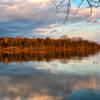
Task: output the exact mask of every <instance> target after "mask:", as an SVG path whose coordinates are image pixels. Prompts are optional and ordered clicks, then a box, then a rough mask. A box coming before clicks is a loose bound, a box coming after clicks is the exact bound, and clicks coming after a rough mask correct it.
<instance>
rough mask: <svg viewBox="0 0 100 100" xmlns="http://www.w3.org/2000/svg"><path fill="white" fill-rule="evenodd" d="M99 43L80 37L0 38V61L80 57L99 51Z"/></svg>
mask: <svg viewBox="0 0 100 100" xmlns="http://www.w3.org/2000/svg"><path fill="white" fill-rule="evenodd" d="M99 49H100V45H99V44H98V43H95V42H90V41H87V40H82V38H78V37H77V38H71V39H69V38H66V39H65V38H61V39H50V38H46V39H39V38H38V39H28V38H8V37H3V38H0V62H5V63H8V62H13V61H16V62H22V61H44V60H46V61H50V60H52V59H61V60H62V59H65V60H70V59H73V58H78V59H82V58H83V57H88V56H90V55H93V54H96V53H98V52H99Z"/></svg>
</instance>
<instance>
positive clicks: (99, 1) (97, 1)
mask: <svg viewBox="0 0 100 100" xmlns="http://www.w3.org/2000/svg"><path fill="white" fill-rule="evenodd" d="M85 1H86V2H87V4H88V8H90V14H89V16H91V15H92V12H93V8H98V7H100V0H80V4H79V5H78V9H77V11H76V14H77V13H78V11H79V9H80V7H81V6H82V5H84V4H83V2H85ZM64 3H67V7H66V17H65V21H64V23H65V22H66V21H67V19H68V16H69V13H70V10H71V4H72V0H58V5H56V9H57V13H58V8H59V7H60V6H61V5H62V4H64Z"/></svg>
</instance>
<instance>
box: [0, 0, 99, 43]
mask: <svg viewBox="0 0 100 100" xmlns="http://www.w3.org/2000/svg"><path fill="white" fill-rule="evenodd" d="M57 1H58V0H0V37H3V36H9V37H28V38H34V37H36V38H45V37H51V38H59V37H61V36H62V35H68V36H69V37H74V36H76V37H77V36H80V37H83V38H84V39H89V40H92V41H96V42H99V43H100V39H99V37H100V8H93V13H92V15H91V16H90V17H88V15H89V14H90V9H89V8H88V7H87V8H86V7H85V6H81V8H80V10H79V12H78V14H77V15H76V11H77V7H78V4H79V0H75V1H74V0H72V7H71V11H70V14H69V17H68V19H67V22H66V23H65V24H63V22H64V19H65V17H66V13H65V12H66V4H63V5H62V6H61V7H59V12H58V13H57V10H56V7H55V5H57V4H58V3H59V2H58V3H57ZM84 4H86V2H84Z"/></svg>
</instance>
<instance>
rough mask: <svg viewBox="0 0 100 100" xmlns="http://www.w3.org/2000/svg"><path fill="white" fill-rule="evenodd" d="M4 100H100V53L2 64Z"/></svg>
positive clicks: (0, 87)
mask: <svg viewBox="0 0 100 100" xmlns="http://www.w3.org/2000/svg"><path fill="white" fill-rule="evenodd" d="M0 100H100V54H96V55H94V56H89V57H85V58H83V59H70V60H65V59H62V60H61V59H60V60H59V59H55V60H51V61H50V62H46V61H28V62H21V63H20V62H17V63H16V62H10V63H7V64H6V63H3V62H1V63H0Z"/></svg>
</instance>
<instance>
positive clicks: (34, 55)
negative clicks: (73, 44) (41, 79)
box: [0, 50, 99, 63]
mask: <svg viewBox="0 0 100 100" xmlns="http://www.w3.org/2000/svg"><path fill="white" fill-rule="evenodd" d="M98 53H99V50H91V52H90V51H84V52H82V51H62V52H57V51H56V52H31V53H24V52H23V53H14V52H13V53H0V62H4V63H10V62H28V61H35V62H37V61H47V62H50V61H52V60H54V59H56V60H57V59H59V60H60V61H61V62H62V63H68V61H69V60H71V59H78V60H82V59H83V58H84V57H89V56H92V55H96V54H98ZM94 63H95V62H94Z"/></svg>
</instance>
